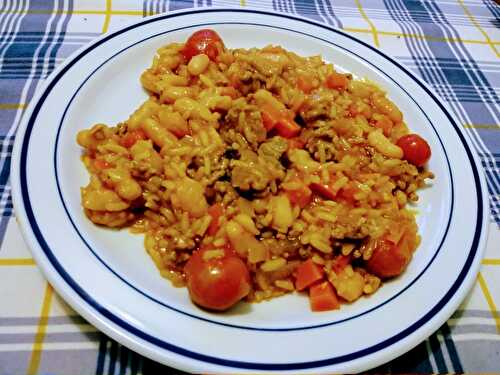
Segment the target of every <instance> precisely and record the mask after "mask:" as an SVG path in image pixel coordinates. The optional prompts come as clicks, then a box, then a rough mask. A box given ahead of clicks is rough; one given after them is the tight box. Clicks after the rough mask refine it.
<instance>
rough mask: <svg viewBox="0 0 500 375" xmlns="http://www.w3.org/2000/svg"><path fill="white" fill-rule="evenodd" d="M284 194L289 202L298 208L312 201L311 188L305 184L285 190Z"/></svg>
mask: <svg viewBox="0 0 500 375" xmlns="http://www.w3.org/2000/svg"><path fill="white" fill-rule="evenodd" d="M286 194H287V195H288V199H289V200H290V203H291V204H293V205H297V206H299V207H300V208H304V207H305V206H307V205H308V204H309V203H311V201H312V193H311V189H309V188H308V187H307V186H303V187H302V188H300V189H295V190H287V192H286Z"/></svg>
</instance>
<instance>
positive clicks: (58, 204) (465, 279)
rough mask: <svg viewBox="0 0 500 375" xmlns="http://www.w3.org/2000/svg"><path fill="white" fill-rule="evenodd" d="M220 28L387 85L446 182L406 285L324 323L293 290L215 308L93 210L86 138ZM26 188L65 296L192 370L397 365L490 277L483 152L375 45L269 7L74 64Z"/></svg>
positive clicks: (39, 133) (183, 18)
mask: <svg viewBox="0 0 500 375" xmlns="http://www.w3.org/2000/svg"><path fill="white" fill-rule="evenodd" d="M205 27H210V28H213V29H215V30H217V32H218V33H219V34H220V35H221V36H222V38H223V39H224V41H225V43H226V45H227V46H228V47H230V48H237V47H246V48H248V47H254V46H257V47H262V46H264V45H266V44H268V43H273V44H279V45H282V46H284V47H285V48H287V49H290V50H293V51H295V52H297V53H299V54H301V55H317V54H321V55H322V56H323V57H324V58H325V59H326V60H328V61H331V62H334V63H335V64H336V66H339V67H341V68H343V69H345V70H348V71H350V72H353V73H355V74H356V75H357V76H360V77H367V78H369V79H371V80H373V81H376V82H378V83H379V84H380V85H381V86H382V87H383V88H384V89H386V90H387V91H388V94H389V97H390V98H391V99H392V100H393V101H395V102H396V104H397V105H398V106H399V107H400V108H401V109H402V111H403V113H404V115H405V119H406V122H407V123H408V125H409V127H410V128H411V129H413V130H414V131H415V132H417V133H420V134H421V135H423V136H424V137H425V138H426V139H427V140H428V141H429V143H430V145H431V147H432V151H433V156H432V159H431V161H430V164H429V166H430V169H431V170H432V171H433V172H434V173H435V174H436V179H435V181H434V183H433V186H432V188H427V189H424V190H422V191H421V192H420V197H421V200H420V203H419V204H418V207H417V208H418V210H419V212H420V214H419V216H418V224H419V228H420V233H421V235H422V244H421V245H420V247H419V249H418V250H417V252H416V254H415V256H414V259H413V261H412V262H411V264H410V266H409V268H408V270H407V271H406V272H405V273H404V275H403V276H402V277H399V278H398V279H397V280H394V281H392V282H389V283H387V284H386V285H385V286H384V287H383V288H382V289H381V290H380V291H378V292H377V293H376V294H375V295H374V296H372V297H370V298H363V299H361V300H359V301H357V302H356V303H354V304H352V305H343V307H342V309H341V310H340V311H334V312H328V313H312V312H310V310H309V306H308V302H307V298H306V297H304V296H299V295H290V296H287V297H283V298H277V299H274V300H272V301H270V302H266V303H261V304H252V305H248V304H241V305H240V307H239V308H238V309H236V311H232V312H231V313H226V314H213V313H209V312H206V311H202V310H200V309H198V308H197V307H195V306H194V305H193V304H192V303H191V302H190V301H189V298H188V295H187V292H186V289H176V288H173V287H172V286H171V285H170V284H169V283H168V282H167V281H166V280H164V279H162V278H161V277H160V275H159V273H158V272H157V270H156V268H155V266H154V265H153V262H152V261H151V260H150V258H149V256H148V255H147V254H146V252H145V251H144V249H143V244H142V237H141V236H133V235H131V234H129V233H128V232H127V231H110V230H104V229H100V228H97V227H96V226H94V225H92V224H91V223H90V222H89V221H88V220H87V219H86V218H85V216H84V214H83V212H82V209H81V207H80V195H79V188H80V186H83V185H85V184H86V183H87V181H88V175H87V172H86V171H85V170H84V167H83V165H82V163H81V162H80V159H79V156H80V154H81V150H80V148H79V147H78V146H77V144H76V142H75V136H76V134H77V132H78V131H79V130H81V129H83V128H87V127H89V126H90V125H92V124H94V123H97V122H104V123H106V124H110V125H111V124H116V123H117V122H119V121H122V120H124V119H126V118H127V117H128V115H129V114H130V113H131V112H132V111H133V110H134V109H135V108H136V107H137V106H138V105H139V104H140V103H141V102H142V101H143V100H144V99H145V98H146V93H145V92H144V91H143V89H142V88H141V86H140V84H139V79H138V78H139V75H140V73H141V72H142V71H143V70H144V69H145V68H146V67H148V66H149V64H150V62H151V59H152V57H153V55H154V53H155V50H156V49H157V48H158V47H160V46H161V45H163V44H166V43H169V42H173V41H184V40H186V38H187V37H188V36H189V35H190V34H191V33H192V32H193V31H194V30H196V29H200V28H205ZM12 165H13V166H12V185H13V190H14V204H15V208H16V214H17V217H18V220H19V223H20V225H21V227H22V230H23V233H24V236H25V239H26V241H27V243H28V244H29V246H30V247H31V249H32V252H33V256H34V257H35V259H36V261H37V263H38V265H39V266H40V267H41V268H42V270H43V271H44V273H45V275H46V277H47V278H48V279H49V281H50V282H51V283H52V285H53V286H54V287H55V289H56V290H57V291H58V292H59V293H60V294H61V295H62V296H63V297H64V298H65V299H66V300H67V301H68V302H69V303H70V304H71V305H72V306H73V307H74V308H75V309H76V310H77V311H78V312H79V313H80V314H82V315H83V316H84V317H85V318H86V319H88V320H89V321H90V322H91V323H92V324H94V325H95V326H97V327H98V328H99V329H101V330H102V331H104V332H105V333H106V334H108V335H109V336H111V337H113V338H114V339H116V340H118V341H119V342H121V343H123V344H124V345H126V346H128V347H130V348H131V349H133V350H135V351H137V352H139V353H141V354H143V355H145V356H148V357H150V358H152V359H154V360H157V361H159V362H163V363H165V364H168V365H170V366H173V367H177V368H180V369H183V370H188V371H194V372H224V371H231V372H238V373H241V372H246V371H249V372H256V371H266V372H270V371H290V372H292V371H293V372H297V371H304V372H306V371H310V372H355V371H362V370H365V369H368V368H371V367H374V366H377V365H379V364H381V363H384V362H386V361H389V360H391V359H393V358H395V357H396V356H398V355H401V354H403V353H404V352H406V351H408V350H409V349H411V348H412V347H414V346H415V345H417V344H418V343H419V342H421V341H422V340H424V339H425V338H426V337H427V336H428V335H430V334H431V333H432V332H434V330H436V329H437V328H438V327H439V326H440V325H441V324H442V323H443V322H445V320H446V319H447V318H448V317H449V316H450V315H451V314H452V312H453V311H454V310H455V309H456V308H457V306H458V304H459V303H460V301H461V300H462V299H463V298H464V296H465V294H466V292H467V291H468V289H469V288H470V286H471V285H472V282H473V280H474V278H475V276H476V273H477V270H478V267H479V263H480V259H481V255H482V251H483V248H484V242H485V238H486V214H487V210H486V209H485V202H486V196H485V189H484V186H485V184H484V179H483V176H482V173H481V172H480V171H479V168H478V167H477V165H479V164H478V162H477V158H476V156H475V155H474V152H473V151H472V149H471V147H470V145H469V143H468V142H467V140H466V137H465V136H464V133H463V131H462V130H461V128H460V126H459V124H458V123H457V121H456V120H455V118H454V117H453V116H452V115H450V113H449V112H448V111H447V110H446V108H445V107H444V106H443V104H442V103H441V102H440V100H439V98H438V97H437V96H436V95H435V94H434V93H433V92H432V91H430V90H429V89H428V87H427V86H426V85H425V84H424V83H422V82H421V81H420V80H418V79H417V78H415V77H414V76H413V75H412V74H411V73H410V72H409V71H408V70H407V69H405V68H404V67H402V66H401V65H400V64H398V63H397V62H396V61H394V60H393V59H391V58H390V57H388V56H386V55H384V54H382V53H381V52H379V51H378V50H376V49H374V48H372V47H370V46H368V45H367V44H365V43H363V42H361V41H359V40H357V39H355V38H353V37H352V36H350V35H347V34H345V33H343V32H341V31H338V30H334V29H332V28H330V27H327V26H323V25H320V24H316V23H313V22H311V21H308V20H304V19H300V18H296V17H291V16H286V15H278V14H272V13H268V12H262V11H255V10H220V9H219V10H213V9H212V10H206V9H205V10H194V11H187V12H181V13H175V14H167V15H160V16H157V17H153V18H147V19H144V20H142V21H141V22H138V23H137V24H134V25H132V26H128V27H126V28H124V29H122V30H119V31H116V32H114V33H111V34H108V35H105V36H103V37H101V38H99V39H98V40H96V41H94V42H93V43H91V44H90V45H88V46H87V47H85V48H84V49H82V50H80V51H78V52H77V53H75V54H74V55H73V56H72V57H71V58H69V59H67V60H66V61H65V62H64V64H62V65H61V66H60V67H59V68H58V69H57V70H56V71H54V73H53V74H52V75H51V76H50V78H49V79H47V82H46V84H45V86H44V88H43V90H41V91H40V92H39V93H38V94H37V96H36V97H35V98H34V99H33V100H32V102H31V103H30V106H29V109H28V111H27V112H26V115H25V116H24V121H23V124H22V125H21V127H20V129H19V131H18V137H17V139H16V143H15V148H14V156H13V164H12Z"/></svg>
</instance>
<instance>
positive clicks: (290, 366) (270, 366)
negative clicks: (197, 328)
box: [19, 9, 483, 370]
mask: <svg viewBox="0 0 500 375" xmlns="http://www.w3.org/2000/svg"><path fill="white" fill-rule="evenodd" d="M215 12H217V13H221V12H231V13H253V14H262V15H267V16H273V17H281V18H286V19H291V20H294V21H298V22H303V23H307V24H311V25H314V26H315V27H320V28H322V29H325V30H328V31H330V32H332V33H337V34H340V35H342V36H344V37H346V38H348V39H351V40H353V41H355V42H357V43H359V44H361V45H363V46H364V47H366V48H369V49H370V50H372V51H373V52H375V53H377V54H378V55H380V56H382V57H383V58H384V59H386V60H388V61H390V62H391V63H392V64H393V65H395V66H397V67H398V68H399V69H400V70H401V71H403V72H404V73H405V74H406V75H407V76H408V77H410V78H411V79H413V80H414V81H415V82H416V83H417V84H418V85H419V86H420V87H421V88H422V89H423V90H424V91H425V92H426V93H427V95H428V96H429V97H431V98H432V99H433V100H434V102H435V103H436V105H437V106H438V107H439V108H440V109H441V111H442V112H443V114H444V115H445V116H446V117H447V118H448V120H449V122H450V123H451V124H452V126H453V127H454V129H455V131H456V134H457V135H458V137H459V139H460V141H461V143H462V146H463V147H464V150H465V152H466V154H467V157H468V159H469V162H470V166H471V170H472V173H473V176H474V183H475V187H476V198H477V202H478V211H477V218H476V227H475V229H474V237H473V240H472V244H471V248H470V251H469V252H468V256H467V259H466V261H465V264H464V267H463V268H462V270H461V271H460V273H459V275H458V277H457V279H456V280H455V281H454V283H453V284H452V286H451V288H450V289H449V290H448V292H447V293H446V294H445V295H444V296H443V297H442V298H441V300H440V301H439V302H438V303H437V304H436V305H435V306H434V307H433V308H432V309H430V310H429V311H428V312H427V313H426V314H425V315H424V316H423V317H421V318H420V319H418V320H417V321H416V322H414V323H413V324H411V325H410V326H409V327H407V328H406V329H404V330H403V331H401V332H399V333H398V334H396V335H394V336H392V337H390V338H388V339H385V340H384V341H382V342H380V343H378V344H375V345H373V346H371V347H368V348H365V349H362V350H359V351H356V352H353V353H349V354H345V355H341V356H337V357H332V358H327V359H323V360H316V361H308V362H295V363H256V362H245V361H237V360H230V359H223V358H218V357H213V356H208V355H204V354H201V353H197V352H193V351H190V350H187V349H184V348H181V347H178V346H176V345H173V344H170V343H168V342H165V341H163V340H160V339H158V338H156V337H154V336H151V335H149V334H147V333H145V332H143V331H141V330H139V329H137V328H135V327H134V326H132V325H131V324H129V323H127V322H125V321H123V320H122V319H120V318H119V317H118V316H116V315H114V314H113V313H112V312H111V311H109V310H107V309H106V308H104V307H103V306H102V305H100V304H99V303H98V302H97V301H95V300H94V299H93V298H92V296H90V295H89V294H88V293H87V292H86V291H85V290H83V289H82V288H81V287H80V286H79V285H78V284H77V283H76V282H75V281H74V280H73V279H72V278H71V277H70V276H69V274H68V273H67V272H66V271H65V270H64V269H63V268H62V266H61V265H60V263H59V262H58V261H57V259H56V257H55V256H54V254H53V253H52V251H51V249H50V247H49V246H48V244H47V242H46V241H45V239H44V237H43V234H42V233H41V230H40V228H39V226H38V224H37V222H36V219H35V216H34V212H33V209H32V206H31V202H30V198H29V193H28V184H27V176H26V162H27V154H28V147H29V140H30V136H31V132H32V130H33V127H34V124H35V120H36V117H37V114H38V112H39V111H40V109H41V107H42V105H43V103H44V100H45V99H46V98H47V96H48V94H49V93H50V92H51V90H52V89H53V88H54V86H55V84H56V83H57V81H58V80H59V79H60V78H61V77H62V76H63V75H64V74H65V73H66V71H68V70H69V69H70V68H71V66H73V65H74V64H75V63H76V62H77V61H78V58H79V57H81V56H83V55H85V54H86V53H88V52H89V51H91V50H93V49H94V48H96V47H97V46H99V45H101V44H102V43H104V42H106V41H107V40H109V39H111V38H113V37H115V36H116V35H119V34H122V33H124V32H126V31H128V30H131V29H133V28H136V27H139V26H142V25H145V24H148V23H151V22H157V21H160V20H165V19H169V18H172V17H180V16H184V15H190V14H200V13H215ZM268 26H271V27H275V26H272V25H268ZM295 32H296V31H295ZM328 43H330V42H329V41H328ZM450 172H451V170H450ZM19 173H20V187H21V198H22V202H23V205H24V209H25V213H26V216H27V218H28V221H29V223H30V227H31V230H32V232H33V234H34V236H35V238H36V240H37V241H38V245H39V246H40V248H41V249H42V251H43V252H44V254H45V256H46V257H47V259H48V260H49V262H50V264H51V266H52V267H53V268H54V269H55V270H56V271H57V272H58V274H59V276H60V277H61V278H62V279H63V280H64V281H65V282H66V283H67V285H68V286H69V287H70V288H71V289H72V290H73V291H74V292H75V293H76V294H77V295H78V296H79V297H80V298H82V300H83V301H85V302H86V303H87V304H88V305H89V306H90V307H92V308H93V309H94V310H95V311H97V312H98V313H99V314H101V315H102V316H104V317H105V318H106V319H108V320H109V321H111V322H112V323H114V324H116V325H117V326H119V327H121V328H122V329H124V330H125V331H127V332H129V333H130V334H132V335H134V336H136V337H139V338H141V339H142V340H145V341H146V342H149V343H151V344H153V345H155V346H157V347H160V348H163V349H166V350H168V351H171V352H173V353H175V354H179V355H181V356H185V357H188V358H192V359H195V360H198V361H202V362H207V363H211V364H215V365H221V366H226V367H234V368H241V369H251V370H300V369H311V368H317V367H323V366H328V365H334V364H338V363H342V362H348V361H352V360H355V359H358V358H361V357H364V356H367V355H369V354H373V353H375V352H378V351H380V350H382V349H385V348H387V347H388V346H390V345H393V344H395V343H397V342H398V341H400V340H402V339H404V338H406V337H407V336H408V335H410V334H411V333H413V332H415V331H416V330H418V329H419V328H420V327H422V326H423V325H425V324H426V323H427V322H428V321H430V320H431V319H432V318H433V317H434V316H435V315H436V314H437V313H439V311H441V310H442V309H443V308H444V307H445V306H446V304H447V303H448V302H449V301H450V299H451V298H452V297H453V296H454V295H455V293H456V292H457V290H458V289H459V287H460V286H461V284H462V282H463V281H464V279H465V277H466V275H467V273H468V271H469V269H470V267H471V265H472V263H473V260H474V258H475V256H476V253H477V251H478V245H479V241H480V238H481V229H482V226H483V197H482V194H481V188H480V187H481V182H480V177H479V172H478V170H477V167H476V164H475V162H474V158H473V154H472V151H471V150H470V148H469V146H468V144H467V142H466V140H465V138H464V136H463V134H462V133H461V132H460V130H459V126H458V124H457V123H456V122H455V120H454V119H453V117H452V116H451V115H450V114H449V113H448V111H447V110H446V108H445V107H444V106H443V105H442V104H441V102H440V100H439V99H438V98H437V97H436V96H435V95H434V94H433V93H432V92H431V91H430V90H429V89H428V88H427V87H426V86H425V85H424V84H423V83H422V82H420V81H419V80H417V79H415V78H414V76H413V75H412V74H411V73H410V72H409V71H408V70H407V69H406V68H404V67H403V66H402V65H400V64H399V63H398V62H396V61H394V60H393V59H391V58H390V57H388V56H386V55H385V54H383V53H381V52H380V51H378V50H377V49H375V48H373V47H372V46H370V45H368V44H366V43H364V42H363V41H360V40H358V39H356V38H354V37H352V36H350V35H348V34H346V33H344V32H342V31H340V30H336V29H333V28H331V27H329V26H326V25H323V24H320V23H317V22H313V21H310V20H307V19H303V18H299V17H294V16H290V15H286V14H276V13H271V12H266V11H260V10H247V9H202V10H190V11H185V12H181V13H175V14H166V15H163V16H159V17H155V18H152V19H145V20H144V21H142V22H139V23H136V24H134V25H131V26H128V27H125V28H123V29H121V30H118V31H116V32H114V33H111V34H110V35H108V36H105V37H104V38H102V39H100V40H98V41H97V42H95V43H94V44H92V45H91V46H89V47H87V48H85V49H84V50H83V51H82V52H80V53H79V55H77V56H75V57H74V58H73V59H72V60H71V61H70V62H69V63H68V64H67V65H66V66H64V68H62V69H61V70H60V71H59V72H58V73H57V75H56V76H55V77H54V78H53V79H52V80H51V81H50V82H49V84H48V86H47V87H46V89H45V91H44V92H43V94H42V95H41V96H40V98H39V99H38V101H37V103H36V104H35V106H34V108H33V110H32V112H31V114H30V118H29V119H28V121H27V125H26V130H25V135H24V139H23V141H22V146H21V152H20V171H19ZM452 202H453V201H452Z"/></svg>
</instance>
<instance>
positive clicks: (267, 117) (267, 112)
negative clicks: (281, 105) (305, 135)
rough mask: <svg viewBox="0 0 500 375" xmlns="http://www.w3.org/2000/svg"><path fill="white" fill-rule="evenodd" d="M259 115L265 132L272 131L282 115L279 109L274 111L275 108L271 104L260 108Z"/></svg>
mask: <svg viewBox="0 0 500 375" xmlns="http://www.w3.org/2000/svg"><path fill="white" fill-rule="evenodd" d="M260 113H261V117H262V123H263V124H264V127H265V128H266V130H267V131H270V130H271V129H273V128H274V127H275V126H276V124H277V123H278V121H279V120H280V118H281V117H283V114H282V113H281V111H280V110H279V109H276V108H275V107H273V106H272V105H271V104H268V103H266V104H264V105H263V106H262V108H261V110H260Z"/></svg>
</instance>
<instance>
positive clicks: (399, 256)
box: [366, 236, 413, 278]
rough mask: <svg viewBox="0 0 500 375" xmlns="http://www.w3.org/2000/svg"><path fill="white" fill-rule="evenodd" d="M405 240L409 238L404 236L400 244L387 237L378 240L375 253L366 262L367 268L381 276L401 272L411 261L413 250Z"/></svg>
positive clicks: (389, 275)
mask: <svg viewBox="0 0 500 375" xmlns="http://www.w3.org/2000/svg"><path fill="white" fill-rule="evenodd" d="M405 241H407V239H405V237H404V236H403V239H402V240H401V241H400V242H399V243H398V244H394V243H392V242H391V241H389V240H386V239H380V240H377V244H376V245H375V249H374V250H373V254H372V256H371V258H370V259H368V261H367V262H366V268H367V270H368V271H369V272H372V273H373V274H375V275H377V276H379V277H381V278H389V277H394V276H398V275H399V274H401V272H403V271H404V269H405V268H406V266H407V265H408V263H409V262H410V260H411V257H412V252H413V249H412V248H411V247H410V246H409V245H408V243H406V242H405Z"/></svg>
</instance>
